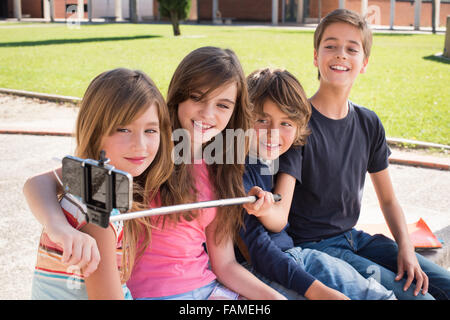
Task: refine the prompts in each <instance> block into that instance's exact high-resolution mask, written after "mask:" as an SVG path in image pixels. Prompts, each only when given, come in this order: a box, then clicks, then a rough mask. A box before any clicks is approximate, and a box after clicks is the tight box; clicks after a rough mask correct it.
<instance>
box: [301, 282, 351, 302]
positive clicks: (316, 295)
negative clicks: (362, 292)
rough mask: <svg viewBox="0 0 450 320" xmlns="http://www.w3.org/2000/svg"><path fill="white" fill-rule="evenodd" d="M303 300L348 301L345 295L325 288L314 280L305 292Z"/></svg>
mask: <svg viewBox="0 0 450 320" xmlns="http://www.w3.org/2000/svg"><path fill="white" fill-rule="evenodd" d="M305 298H307V299H309V300H350V298H348V297H347V296H346V295H345V294H343V293H341V292H339V291H337V290H335V289H332V288H330V287H327V286H326V285H324V284H323V283H322V282H320V281H319V280H315V281H314V282H313V283H312V284H311V285H310V286H309V288H308V290H306V292H305Z"/></svg>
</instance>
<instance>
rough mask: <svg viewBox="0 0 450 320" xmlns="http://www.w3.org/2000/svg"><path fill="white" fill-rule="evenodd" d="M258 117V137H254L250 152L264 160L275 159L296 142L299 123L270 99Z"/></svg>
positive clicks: (256, 131) (255, 126)
mask: <svg viewBox="0 0 450 320" xmlns="http://www.w3.org/2000/svg"><path fill="white" fill-rule="evenodd" d="M256 119H257V120H256V122H255V125H254V129H255V133H256V139H252V144H251V147H250V152H251V153H252V155H253V156H256V155H257V156H259V157H260V158H262V159H264V160H275V159H277V158H278V157H279V156H280V155H282V154H283V153H285V152H286V151H287V150H288V149H289V148H290V147H291V146H292V144H293V143H294V141H295V139H296V136H297V125H296V123H295V121H294V120H292V119H290V118H289V116H288V115H287V114H286V113H284V112H283V111H281V110H280V108H279V107H278V106H277V105H276V104H275V103H274V102H273V101H271V100H269V99H268V100H266V101H265V102H264V104H263V113H262V114H258V115H257V118H256Z"/></svg>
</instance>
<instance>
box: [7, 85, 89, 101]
mask: <svg viewBox="0 0 450 320" xmlns="http://www.w3.org/2000/svg"><path fill="white" fill-rule="evenodd" d="M0 93H4V94H11V95H14V96H20V97H27V98H34V99H40V100H45V101H53V102H65V103H73V104H78V103H79V102H80V101H81V98H78V97H71V96H61V95H57V94H47V93H38V92H32V91H25V90H15V89H7V88H0Z"/></svg>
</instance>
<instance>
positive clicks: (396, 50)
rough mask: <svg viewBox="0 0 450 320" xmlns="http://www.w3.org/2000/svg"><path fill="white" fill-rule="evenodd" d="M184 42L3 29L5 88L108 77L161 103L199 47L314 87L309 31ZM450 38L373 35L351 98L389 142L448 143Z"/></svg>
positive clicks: (118, 28)
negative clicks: (112, 73) (129, 73)
mask: <svg viewBox="0 0 450 320" xmlns="http://www.w3.org/2000/svg"><path fill="white" fill-rule="evenodd" d="M181 32H182V34H183V35H182V36H181V37H179V38H175V37H173V36H172V27H171V26H170V25H161V24H156V25H152V24H139V25H133V24H118V25H114V24H105V25H88V26H84V25H83V26H81V28H80V29H69V28H67V27H66V25H64V24H53V25H48V24H41V25H35V26H30V25H4V26H2V25H1V24H0V87H3V88H11V89H23V90H30V91H37V92H45V93H53V94H62V95H70V96H78V97H82V95H83V93H84V91H85V89H86V87H87V85H88V84H89V82H90V80H91V79H92V78H93V77H94V76H96V75H97V74H99V73H100V72H103V71H105V70H107V69H111V68H116V67H127V68H135V69H141V70H143V71H145V72H146V73H148V74H149V75H150V76H151V77H152V78H153V80H154V81H155V82H156V83H157V84H158V86H159V88H160V89H161V92H163V94H164V95H165V94H166V92H167V87H168V85H169V81H170V78H171V76H172V73H173V71H174V70H175V68H176V66H177V64H178V63H179V62H180V61H181V59H182V58H183V57H184V56H185V55H186V54H187V53H189V52H190V51H192V50H193V49H195V48H198V47H201V46H205V45H213V46H219V47H227V48H231V49H233V50H234V51H235V52H236V53H237V55H238V56H239V58H240V60H241V63H242V65H243V67H244V71H245V72H246V73H247V74H248V73H250V72H251V71H253V70H254V69H256V68H260V67H265V66H272V67H283V68H286V69H288V70H290V71H291V72H292V73H293V74H295V75H296V76H297V77H298V78H299V80H300V81H301V82H302V84H303V86H304V88H305V90H306V92H307V94H308V95H312V94H313V93H314V92H315V90H316V89H317V86H318V81H317V70H316V69H315V67H314V66H313V62H312V57H313V48H312V37H313V32H312V31H298V30H290V29H286V28H276V29H274V28H262V27H261V28H245V27H225V26H221V27H212V26H196V25H183V26H182V27H181ZM443 46H444V35H400V34H399V35H389V34H376V35H375V36H374V44H373V48H372V54H371V57H370V62H369V68H368V71H367V73H366V74H364V75H361V76H360V77H359V79H358V80H357V82H356V84H355V86H354V88H353V90H352V94H351V99H352V100H353V101H354V102H356V103H359V104H361V105H364V106H366V107H368V108H370V109H372V110H374V111H375V112H376V113H377V114H378V115H379V117H380V118H381V120H382V121H383V123H384V126H385V129H386V131H387V135H388V136H389V137H402V138H408V139H415V140H422V141H429V142H435V143H443V144H450V85H449V84H450V64H449V62H448V61H447V62H445V61H442V60H439V59H436V58H434V57H433V55H434V54H436V53H438V52H442V50H443Z"/></svg>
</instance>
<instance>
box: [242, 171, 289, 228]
mask: <svg viewBox="0 0 450 320" xmlns="http://www.w3.org/2000/svg"><path fill="white" fill-rule="evenodd" d="M294 188H295V178H294V177H292V176H291V175H288V174H286V173H280V174H278V177H277V182H276V186H275V189H274V193H276V194H280V195H281V200H280V201H279V202H274V201H273V195H272V193H270V192H267V191H263V190H262V189H261V188H260V187H253V188H252V189H250V191H249V192H248V195H249V196H257V197H258V198H259V199H258V200H257V201H256V202H254V203H251V204H245V205H244V208H245V209H246V211H247V213H249V214H252V215H254V216H256V217H258V219H259V221H260V222H261V223H262V224H263V226H264V227H265V228H266V229H267V230H269V231H271V232H280V231H281V230H283V229H284V227H285V226H286V224H287V221H288V216H289V210H290V208H291V203H292V197H293V195H294Z"/></svg>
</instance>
